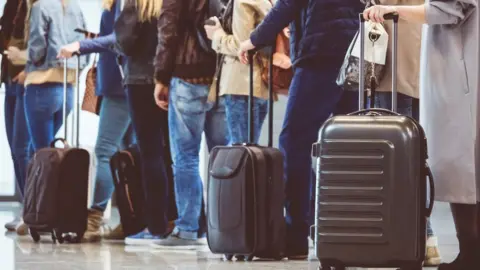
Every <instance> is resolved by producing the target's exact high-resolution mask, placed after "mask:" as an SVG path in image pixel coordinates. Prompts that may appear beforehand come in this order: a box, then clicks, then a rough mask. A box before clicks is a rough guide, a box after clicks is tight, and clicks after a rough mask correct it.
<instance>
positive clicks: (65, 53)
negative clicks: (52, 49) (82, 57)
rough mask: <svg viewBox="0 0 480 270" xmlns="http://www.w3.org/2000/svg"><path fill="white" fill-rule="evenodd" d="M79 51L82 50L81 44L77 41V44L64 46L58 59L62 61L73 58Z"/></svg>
mask: <svg viewBox="0 0 480 270" xmlns="http://www.w3.org/2000/svg"><path fill="white" fill-rule="evenodd" d="M78 50H80V42H78V41H76V42H73V43H70V44H68V45H65V46H63V47H62V48H61V49H60V52H59V53H58V55H57V58H61V59H63V58H66V59H68V58H71V57H72V55H73V54H74V53H76V52H78Z"/></svg>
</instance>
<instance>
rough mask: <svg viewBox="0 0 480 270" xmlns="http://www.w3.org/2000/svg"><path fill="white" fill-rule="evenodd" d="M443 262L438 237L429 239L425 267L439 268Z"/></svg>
mask: <svg viewBox="0 0 480 270" xmlns="http://www.w3.org/2000/svg"><path fill="white" fill-rule="evenodd" d="M441 262H442V257H441V256H440V251H439V250H438V239H437V237H436V236H430V237H428V238H427V254H426V255H425V261H424V263H423V265H425V266H438V265H439V264H440V263H441Z"/></svg>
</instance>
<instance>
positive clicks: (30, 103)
mask: <svg viewBox="0 0 480 270" xmlns="http://www.w3.org/2000/svg"><path fill="white" fill-rule="evenodd" d="M63 102H64V100H63V84H62V83H44V84H31V85H28V86H27V88H26V93H25V115H26V118H27V125H28V132H29V134H30V137H31V139H32V145H33V150H34V151H35V152H36V151H38V150H39V149H42V148H45V147H49V146H50V143H51V142H52V141H53V139H54V138H55V135H56V134H57V132H58V131H59V130H60V128H61V127H62V125H63V121H64V119H63ZM66 102H67V115H68V113H69V112H70V110H71V108H72V105H73V88H72V86H71V85H70V86H68V89H67V101H66ZM71 143H72V142H71Z"/></svg>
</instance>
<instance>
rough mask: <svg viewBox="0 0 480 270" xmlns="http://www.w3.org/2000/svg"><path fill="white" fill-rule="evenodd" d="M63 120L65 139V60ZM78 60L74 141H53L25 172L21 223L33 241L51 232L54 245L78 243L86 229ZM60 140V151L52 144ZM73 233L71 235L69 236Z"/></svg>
mask: <svg viewBox="0 0 480 270" xmlns="http://www.w3.org/2000/svg"><path fill="white" fill-rule="evenodd" d="M64 65H65V68H64V72H65V77H64V78H65V82H64V108H63V113H64V114H63V115H64V117H63V119H64V127H65V138H67V135H68V133H67V127H68V123H67V114H66V105H65V103H66V91H67V90H66V89H67V84H66V66H67V62H66V60H65V63H64ZM79 69H80V58H79V57H78V56H77V69H76V79H77V80H76V81H77V84H76V87H75V95H76V100H77V102H75V105H74V112H75V113H74V115H75V121H74V123H76V128H75V132H74V133H75V134H76V136H75V137H76V138H75V139H74V141H75V142H76V143H75V145H74V146H73V147H71V146H69V145H68V143H67V142H66V140H65V139H56V140H54V141H53V142H52V144H51V147H49V148H43V149H40V150H38V151H37V152H36V153H35V154H34V156H33V158H32V160H31V161H30V164H29V166H28V170H27V181H26V186H25V198H24V209H23V220H24V222H25V224H26V225H27V226H28V227H29V230H30V235H31V236H32V238H33V239H34V241H35V242H38V241H39V240H40V235H39V233H40V232H51V234H52V239H53V241H54V242H56V240H58V242H60V243H63V241H64V239H66V240H67V241H69V242H80V241H81V239H82V237H83V235H84V233H85V230H86V229H87V215H88V213H87V197H88V176H89V168H90V167H89V166H90V154H89V153H88V151H87V150H85V149H81V148H79V145H80V144H79V124H80V106H79V104H80V103H79V102H78V100H80V97H79V88H78V86H79V84H78V83H79V80H78V78H79V72H80V70H79ZM58 141H62V142H63V144H64V147H63V148H56V147H55V143H56V142H58ZM72 233H74V235H71V234H72Z"/></svg>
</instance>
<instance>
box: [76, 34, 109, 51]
mask: <svg viewBox="0 0 480 270" xmlns="http://www.w3.org/2000/svg"><path fill="white" fill-rule="evenodd" d="M115 40H116V38H115V34H113V33H112V34H110V35H106V36H101V37H96V38H93V39H84V40H81V41H80V54H90V53H103V52H112V51H113V50H112V46H113V45H114V44H115Z"/></svg>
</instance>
